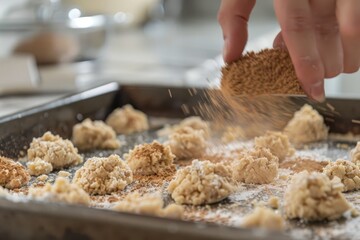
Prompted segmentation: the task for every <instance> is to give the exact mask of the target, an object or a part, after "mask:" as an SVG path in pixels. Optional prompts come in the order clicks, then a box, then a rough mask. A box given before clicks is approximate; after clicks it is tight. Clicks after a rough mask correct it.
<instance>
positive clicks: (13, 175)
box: [0, 156, 30, 189]
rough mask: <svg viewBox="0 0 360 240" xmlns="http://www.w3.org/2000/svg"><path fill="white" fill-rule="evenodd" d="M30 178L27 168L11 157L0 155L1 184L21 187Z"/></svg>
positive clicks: (2, 185) (9, 187)
mask: <svg viewBox="0 0 360 240" xmlns="http://www.w3.org/2000/svg"><path fill="white" fill-rule="evenodd" d="M29 180H30V175H29V173H28V172H27V171H26V169H25V168H24V167H23V166H22V165H21V164H20V163H18V162H15V161H13V160H12V159H10V158H6V157H2V156H0V186H1V187H5V188H8V189H14V188H20V187H22V186H24V185H26V184H27V183H28V182H29Z"/></svg>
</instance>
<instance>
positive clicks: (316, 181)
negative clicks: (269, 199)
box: [284, 171, 351, 221]
mask: <svg viewBox="0 0 360 240" xmlns="http://www.w3.org/2000/svg"><path fill="white" fill-rule="evenodd" d="M343 187H344V186H343V184H342V183H341V181H340V179H339V178H337V177H334V179H333V180H330V179H329V178H328V177H327V176H326V175H325V174H323V173H318V172H312V173H308V172H306V171H304V172H301V173H298V174H296V175H294V176H293V177H292V179H291V183H290V185H288V187H287V189H286V191H285V201H284V209H285V213H286V216H287V217H288V218H289V219H294V218H299V219H302V220H305V221H322V220H335V219H338V218H340V217H341V216H342V215H343V213H345V212H346V211H347V210H349V209H351V206H350V204H349V203H348V202H347V200H346V199H345V197H344V195H343V194H342V193H341V191H342V189H343Z"/></svg>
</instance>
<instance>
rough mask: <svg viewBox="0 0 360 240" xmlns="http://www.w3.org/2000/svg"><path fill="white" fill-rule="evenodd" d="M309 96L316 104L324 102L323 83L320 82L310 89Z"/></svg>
mask: <svg viewBox="0 0 360 240" xmlns="http://www.w3.org/2000/svg"><path fill="white" fill-rule="evenodd" d="M310 96H311V97H312V98H313V99H314V100H315V101H318V102H324V101H325V92H324V82H323V81H320V82H317V83H315V84H314V85H312V86H311V87H310Z"/></svg>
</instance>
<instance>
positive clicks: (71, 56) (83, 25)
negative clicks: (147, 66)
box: [0, 15, 111, 64]
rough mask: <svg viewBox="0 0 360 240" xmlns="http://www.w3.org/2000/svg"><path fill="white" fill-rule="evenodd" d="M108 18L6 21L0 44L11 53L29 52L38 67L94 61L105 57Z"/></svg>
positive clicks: (0, 31)
mask: <svg viewBox="0 0 360 240" xmlns="http://www.w3.org/2000/svg"><path fill="white" fill-rule="evenodd" d="M110 25H111V20H110V19H109V18H108V17H107V16H105V15H94V16H85V17H77V18H72V19H64V20H60V19H49V20H47V21H26V19H24V20H21V19H8V20H7V19H2V20H1V21H0V41H1V42H2V43H4V41H5V42H6V41H9V42H6V43H5V44H3V46H4V45H5V46H6V45H7V46H6V47H7V49H8V50H7V51H8V54H9V53H27V54H31V55H33V56H34V57H35V59H36V61H37V63H38V64H54V63H61V62H72V61H83V60H93V59H96V58H98V57H99V56H101V53H102V52H103V51H104V49H105V47H106V43H107V39H108V37H109V33H110V27H111V26H110Z"/></svg>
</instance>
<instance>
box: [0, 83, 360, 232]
mask: <svg viewBox="0 0 360 240" xmlns="http://www.w3.org/2000/svg"><path fill="white" fill-rule="evenodd" d="M195 92H196V94H195ZM205 95H206V94H205V92H203V91H202V90H201V89H197V90H196V91H195V90H194V89H193V90H190V91H189V90H188V89H182V88H174V89H168V88H158V87H149V86H125V87H123V88H119V86H118V85H117V84H108V85H105V86H102V87H99V88H96V89H93V90H90V91H87V92H83V93H80V94H77V95H73V96H70V97H68V98H65V99H62V100H59V101H55V102H53V103H51V104H48V105H44V106H40V107H38V108H34V109H31V110H28V111H25V112H22V113H19V114H15V115H12V116H9V117H6V118H2V119H0V132H1V135H0V153H1V154H2V155H5V156H8V157H19V153H21V152H23V153H25V151H24V149H23V146H27V145H28V144H29V143H30V141H31V139H32V137H37V136H41V135H42V134H43V133H44V132H45V131H46V130H51V131H53V132H54V133H58V134H60V135H61V136H63V137H66V138H69V137H70V136H71V128H72V126H73V125H74V124H75V123H77V122H79V121H81V120H83V119H84V118H86V117H90V118H92V119H104V118H105V116H106V115H107V114H108V113H109V112H111V111H112V110H113V109H114V108H115V107H117V106H122V105H124V104H126V103H130V104H132V105H134V107H135V108H138V109H140V110H142V111H145V112H146V113H147V114H149V115H150V116H152V120H153V121H152V123H153V129H152V130H150V131H147V132H144V133H141V134H134V135H130V136H119V138H120V140H121V141H122V142H126V144H125V145H124V146H123V147H122V148H121V149H119V150H116V151H96V152H91V153H87V154H86V155H85V157H86V158H87V157H90V156H107V155H110V154H111V153H117V154H119V155H120V156H122V155H123V153H126V152H127V151H128V150H129V149H132V148H133V146H134V145H136V144H139V143H143V142H151V141H152V140H153V139H158V140H159V141H164V139H163V138H158V137H157V134H156V130H157V129H158V128H159V127H161V126H162V125H163V124H164V123H168V122H169V121H171V122H174V121H175V122H176V119H181V118H184V117H185V116H187V115H190V114H194V112H195V109H196V106H197V104H198V102H199V99H200V100H202V101H203V100H204V99H206V96H205ZM296 101H297V102H298V104H299V106H301V105H302V104H303V103H304V102H307V100H304V99H303V98H299V99H294V102H296ZM355 103H357V101H356V100H343V99H342V100H338V99H333V100H332V102H331V104H332V106H334V107H335V108H336V109H338V108H339V109H340V110H344V113H340V115H341V116H342V117H341V118H339V119H340V120H341V121H340V120H339V121H334V120H333V119H332V121H331V122H328V125H330V127H331V131H333V132H347V131H352V132H355V133H356V131H357V129H358V128H357V125H356V124H354V123H353V122H352V121H351V120H352V119H356V117H357V116H360V115H359V112H357V111H358V110H357V109H356V105H355ZM344 104H345V105H344ZM184 105H186V106H187V108H188V109H190V110H192V111H184ZM317 107H318V109H320V111H321V109H323V112H328V108H327V107H326V106H325V107H324V106H317ZM349 109H350V112H349ZM164 117H165V118H164ZM335 123H336V124H335ZM349 123H351V124H349ZM344 143H345V145H344ZM213 144H214V147H210V148H209V149H212V151H209V152H208V153H207V156H205V157H206V158H209V159H211V160H212V161H217V160H218V159H217V158H218V156H222V158H226V157H229V158H230V157H231V155H229V154H227V153H229V152H231V151H232V150H234V149H236V148H238V147H239V146H240V145H242V144H251V143H234V144H230V145H227V146H222V147H221V148H216V147H215V146H219V145H218V142H216V139H214V142H213ZM353 145H354V143H353V142H351V141H341V142H337V141H329V142H324V143H320V144H318V145H314V146H313V148H310V149H308V150H303V151H300V152H299V154H300V155H301V156H303V157H310V158H317V159H319V158H324V159H326V158H329V159H332V160H335V159H336V158H338V157H342V158H347V155H348V150H349V148H351V147H352V146H353ZM344 146H345V147H344ZM20 155H21V154H20ZM189 163H190V162H189ZM182 165H186V163H183V164H182ZM77 168H78V167H76V168H74V169H72V170H70V172H74V171H75V170H76V169H77ZM287 173H288V170H281V171H280V175H282V174H284V175H285V174H287ZM55 175H56V174H52V175H51V176H52V177H50V179H54V176H55ZM149 184H151V181H150V182H149ZM166 184H167V180H164V181H163V182H160V184H159V183H158V182H157V184H155V185H154V186H153V187H152V188H151V190H150V191H161V192H163V193H164V185H165V186H166ZM286 185H287V181H286V180H282V179H280V178H279V179H278V180H277V181H276V182H275V184H269V185H262V186H261V187H259V186H253V185H243V186H241V187H240V188H239V189H238V190H237V192H236V193H234V194H232V195H231V196H230V197H229V198H228V199H227V200H225V201H223V202H222V203H221V204H215V205H211V206H207V207H186V214H185V219H187V220H188V221H190V222H184V221H177V220H169V219H159V218H156V217H149V216H138V215H133V214H125V213H114V212H111V211H107V210H99V209H89V208H83V207H74V206H67V205H62V204H53V203H38V202H27V201H26V202H21V199H17V200H19V201H20V202H15V203H14V202H12V201H7V200H6V199H1V200H0V219H1V218H2V219H5V218H6V219H7V220H6V222H7V223H8V224H5V225H2V226H0V234H1V233H4V234H5V236H9V237H11V238H18V239H21V238H24V237H26V238H30V237H34V238H36V239H40V238H47V237H48V236H51V237H52V238H55V239H62V238H74V239H78V237H80V236H82V237H84V239H103V237H104V236H108V237H109V238H110V237H112V238H117V239H119V238H121V239H152V238H155V237H156V238H159V239H169V238H170V237H171V238H172V239H184V238H185V237H186V238H189V239H240V238H244V239H246V238H252V239H257V238H258V239H262V238H267V239H282V238H284V239H288V238H289V237H292V238H297V239H305V238H306V239H311V238H312V239H316V238H322V237H323V238H324V239H325V238H342V239H359V238H360V235H359V232H360V231H358V230H357V228H358V227H357V226H360V224H359V221H358V218H354V219H352V218H349V219H348V220H346V221H345V220H340V221H337V222H330V223H320V224H312V225H311V226H310V227H309V226H307V225H306V224H304V223H299V222H297V221H291V222H288V226H289V229H290V230H288V231H287V232H286V233H285V235H284V234H282V233H271V234H269V233H268V232H266V231H262V230H245V229H240V228H238V226H239V223H240V222H241V218H242V216H243V215H244V214H246V213H248V212H250V211H251V209H252V202H253V201H254V200H256V201H267V199H268V198H269V197H270V196H279V197H280V199H281V198H282V195H283V191H284V188H285V186H286ZM129 188H130V189H131V186H130V187H129ZM149 189H150V188H149ZM345 195H346V197H347V198H348V199H350V200H352V202H354V203H356V204H357V201H358V200H357V198H358V197H357V193H356V192H354V193H350V194H345ZM163 196H164V198H165V199H166V200H167V203H169V202H171V199H170V198H169V197H168V196H166V192H165V193H164V194H163ZM109 198H110V196H109ZM111 198H112V199H113V200H114V198H115V199H116V198H119V199H120V198H121V194H120V196H111ZM93 200H94V202H95V203H94V207H97V208H107V207H109V206H111V201H108V200H109V199H107V198H106V197H105V198H101V199H100V197H99V198H98V199H96V197H94V198H93ZM96 202H97V203H96ZM30 219H32V220H31V221H30ZM209 223H210V224H209ZM211 223H214V224H215V225H213V224H211ZM219 224H220V225H219ZM18 226H22V229H23V231H21V232H20V231H17V227H18ZM97 226H101V227H97ZM234 226H235V227H236V228H234ZM94 228H96V229H97V230H96V231H94ZM109 233H113V234H110V235H109Z"/></svg>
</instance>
